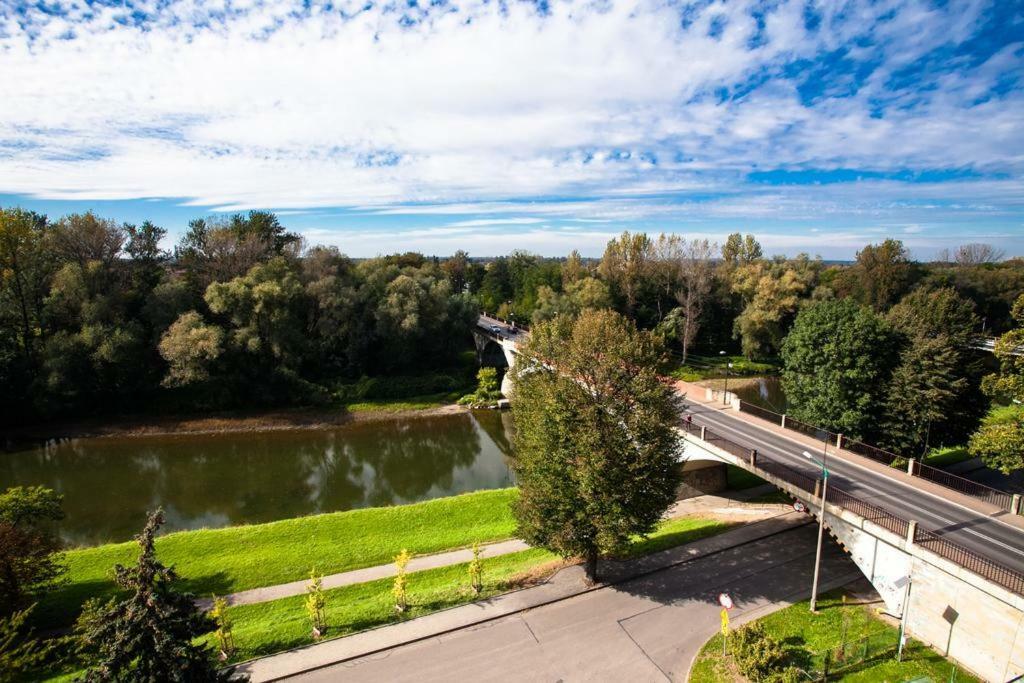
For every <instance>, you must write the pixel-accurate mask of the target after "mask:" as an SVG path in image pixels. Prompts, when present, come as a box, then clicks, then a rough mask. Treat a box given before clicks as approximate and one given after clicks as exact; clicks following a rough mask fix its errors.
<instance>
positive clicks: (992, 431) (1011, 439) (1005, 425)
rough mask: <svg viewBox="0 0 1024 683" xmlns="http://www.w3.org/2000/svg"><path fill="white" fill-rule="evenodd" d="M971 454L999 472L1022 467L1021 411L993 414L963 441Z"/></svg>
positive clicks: (1023, 421)
mask: <svg viewBox="0 0 1024 683" xmlns="http://www.w3.org/2000/svg"><path fill="white" fill-rule="evenodd" d="M967 448H968V450H969V451H970V453H971V455H973V456H974V457H980V458H981V459H982V460H983V461H984V462H985V465H987V466H988V467H991V468H992V469H994V470H999V471H1000V472H1002V473H1003V474H1010V473H1011V472H1014V471H1016V470H1020V469H1024V410H1020V409H1017V410H1008V411H1005V412H1001V413H995V414H994V415H993V416H991V417H988V418H986V419H985V422H984V424H982V427H981V429H979V430H978V431H977V432H975V433H974V434H973V435H972V436H971V440H970V441H969V442H968V444H967Z"/></svg>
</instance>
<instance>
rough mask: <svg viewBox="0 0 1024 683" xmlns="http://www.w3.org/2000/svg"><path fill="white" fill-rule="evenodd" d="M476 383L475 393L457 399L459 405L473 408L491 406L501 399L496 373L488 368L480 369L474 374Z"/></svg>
mask: <svg viewBox="0 0 1024 683" xmlns="http://www.w3.org/2000/svg"><path fill="white" fill-rule="evenodd" d="M476 381H477V386H476V391H474V392H473V393H472V394H467V395H466V396H463V397H462V398H461V399H459V403H460V404H462V405H469V406H473V407H475V408H483V407H486V406H493V405H494V404H495V403H496V402H497V400H498V399H499V398H501V391H499V389H498V371H497V370H496V369H494V368H490V367H483V368H480V370H478V371H477V373H476Z"/></svg>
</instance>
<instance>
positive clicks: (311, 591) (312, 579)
mask: <svg viewBox="0 0 1024 683" xmlns="http://www.w3.org/2000/svg"><path fill="white" fill-rule="evenodd" d="M305 605H306V613H307V614H308V615H309V622H310V624H311V625H312V626H313V640H316V639H318V638H319V637H320V636H322V635H323V633H324V631H325V630H326V629H327V619H326V617H325V616H324V608H325V607H326V606H327V598H326V597H325V596H324V590H323V577H322V576H320V575H318V574H317V573H316V569H311V570H310V572H309V584H308V585H307V586H306V603H305Z"/></svg>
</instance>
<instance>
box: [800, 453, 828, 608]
mask: <svg viewBox="0 0 1024 683" xmlns="http://www.w3.org/2000/svg"><path fill="white" fill-rule="evenodd" d="M804 457H805V458H808V459H809V460H812V461H814V462H816V463H817V464H818V465H820V466H821V479H822V485H821V507H820V508H819V509H818V549H817V550H816V551H815V553H814V581H813V582H812V584H811V612H816V611H817V607H818V575H819V574H820V573H821V543H822V541H823V539H824V537H825V500H826V499H827V497H828V468H827V467H826V466H825V463H826V462H828V442H827V441H826V442H825V451H824V454H823V455H822V460H820V461H819V460H818V459H817V458H815V457H814V456H813V455H811V454H810V453H808V452H807V451H804Z"/></svg>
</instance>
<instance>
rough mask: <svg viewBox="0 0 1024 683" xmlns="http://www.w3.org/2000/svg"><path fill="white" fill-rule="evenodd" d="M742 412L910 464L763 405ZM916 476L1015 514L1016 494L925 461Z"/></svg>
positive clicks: (743, 408) (879, 457)
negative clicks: (980, 482)
mask: <svg viewBox="0 0 1024 683" xmlns="http://www.w3.org/2000/svg"><path fill="white" fill-rule="evenodd" d="M740 412H743V413H749V414H750V415H753V416H754V417H758V418H761V419H762V420H767V421H768V422H773V423H775V424H777V425H779V426H781V427H784V428H786V429H791V430H793V431H794V432H799V433H800V434H804V435H806V436H809V437H811V438H814V439H817V440H819V441H824V442H826V443H828V444H829V445H831V446H838V447H839V448H842V449H845V450H848V451H850V452H852V453H856V454H857V455H861V456H864V457H865V458H869V459H871V460H874V461H875V462H879V463H881V464H883V465H888V466H901V465H900V463H906V462H907V461H906V459H905V458H904V457H903V456H900V455H897V454H895V453H892V452H890V451H887V450H885V449H884V448H879V447H878V446H872V445H871V444H867V443H864V442H862V441H856V440H855V439H851V438H849V437H847V436H843V435H842V434H836V433H835V432H830V431H829V430H827V429H823V428H821V427H816V426H814V425H812V424H808V423H806V422H801V421H800V420H797V419H795V418H792V417H790V416H789V415H783V414H781V413H776V412H774V411H771V410H768V409H766V408H762V407H761V406H756V405H753V404H752V403H748V402H747V401H742V400H741V401H740ZM908 473H909V474H911V475H912V476H917V477H921V478H922V479H927V480H928V481H931V482H934V483H936V484H939V485H940V486H945V487H946V488H949V489H952V490H954V491H958V492H960V493H963V494H965V495H968V496H971V497H972V498H977V499H979V500H982V501H985V502H986V503H989V504H991V505H995V506H996V507H999V508H1001V509H1003V510H1006V511H1007V512H1013V495H1012V494H1009V493H1007V492H1005V491H1000V490H999V489H995V488H992V487H991V486H985V485H984V484H979V483H978V482H976V481H972V480H970V479H967V478H966V477H961V476H959V475H956V474H953V473H952V472H947V471H945V470H941V469H939V468H937V467H932V466H931V465H926V464H924V463H922V462H918V461H915V462H914V466H913V469H912V471H909V472H908Z"/></svg>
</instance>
